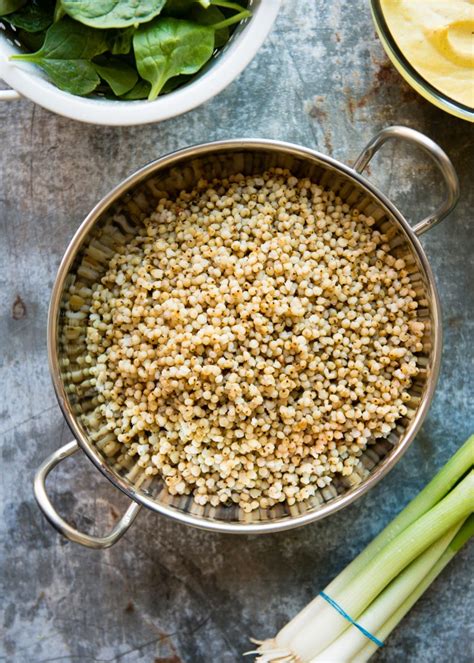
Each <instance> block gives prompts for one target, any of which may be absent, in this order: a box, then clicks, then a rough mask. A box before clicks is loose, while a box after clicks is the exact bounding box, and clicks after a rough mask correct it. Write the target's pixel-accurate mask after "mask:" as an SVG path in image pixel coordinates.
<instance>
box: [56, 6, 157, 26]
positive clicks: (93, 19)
mask: <svg viewBox="0 0 474 663" xmlns="http://www.w3.org/2000/svg"><path fill="white" fill-rule="evenodd" d="M165 2H166V0H61V4H62V7H63V9H64V10H65V11H66V13H67V14H69V16H71V17H72V18H74V19H76V21H79V22H80V23H84V25H89V26H90V27H92V28H127V27H129V26H130V25H136V24H137V23H144V22H146V21H151V19H152V18H155V16H158V14H159V13H160V12H161V10H162V9H163V7H164V6H165Z"/></svg>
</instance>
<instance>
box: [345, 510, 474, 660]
mask: <svg viewBox="0 0 474 663" xmlns="http://www.w3.org/2000/svg"><path fill="white" fill-rule="evenodd" d="M472 536H474V516H472V515H471V516H469V518H468V519H467V520H466V521H465V523H464V525H463V526H462V527H461V529H460V530H459V532H458V533H457V535H456V536H455V537H454V539H453V540H452V541H451V543H450V544H449V545H448V547H447V549H446V551H445V552H444V554H443V555H442V556H441V557H440V558H439V560H438V561H437V562H436V564H435V565H434V566H433V567H432V568H431V569H430V571H429V572H428V573H427V574H426V576H425V577H424V578H423V580H422V581H421V582H420V584H419V585H418V587H417V588H416V589H415V590H414V591H413V592H412V594H410V596H409V597H408V598H407V599H406V600H405V601H404V602H403V603H402V605H401V606H400V607H399V608H398V610H396V611H395V612H394V613H393V615H392V616H391V617H390V619H388V620H387V621H386V622H385V624H384V625H383V626H382V627H381V628H380V629H379V631H377V633H376V635H377V637H378V638H379V639H380V640H382V641H383V640H386V638H388V636H389V635H390V633H391V632H392V631H393V629H394V628H395V627H396V626H398V624H399V623H400V622H401V620H402V619H403V618H404V617H405V615H406V614H407V612H409V610H411V608H412V607H413V605H414V604H415V603H416V602H417V601H418V599H419V598H420V596H422V595H423V594H424V593H425V591H426V590H427V589H428V587H429V586H430V585H431V584H432V582H433V581H434V580H435V579H436V578H437V577H438V576H439V574H440V573H441V571H442V570H443V569H444V567H445V566H447V565H448V564H449V562H450V561H451V560H452V559H453V557H454V556H455V555H456V554H457V553H458V552H459V550H461V548H462V547H463V546H464V545H465V544H466V543H467V542H468V541H469V539H470V538H471V537H472ZM376 651H377V645H376V644H374V643H373V642H370V640H369V641H367V643H366V645H365V646H364V648H363V649H361V650H360V652H359V653H358V654H357V656H355V657H354V658H352V659H351V663H366V661H368V660H369V658H370V657H371V656H372V654H374V653H375V652H376Z"/></svg>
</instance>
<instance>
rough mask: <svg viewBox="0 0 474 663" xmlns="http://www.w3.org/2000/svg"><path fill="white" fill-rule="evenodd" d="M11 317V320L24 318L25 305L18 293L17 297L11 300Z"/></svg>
mask: <svg viewBox="0 0 474 663" xmlns="http://www.w3.org/2000/svg"><path fill="white" fill-rule="evenodd" d="M12 318H13V320H23V318H26V305H25V302H24V301H23V300H22V298H21V297H20V295H17V298H16V299H15V301H14V302H13V306H12Z"/></svg>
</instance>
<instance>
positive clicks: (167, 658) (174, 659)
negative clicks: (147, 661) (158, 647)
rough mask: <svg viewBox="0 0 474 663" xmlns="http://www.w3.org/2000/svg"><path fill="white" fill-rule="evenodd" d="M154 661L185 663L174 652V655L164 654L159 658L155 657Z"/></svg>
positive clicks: (160, 662)
mask: <svg viewBox="0 0 474 663" xmlns="http://www.w3.org/2000/svg"><path fill="white" fill-rule="evenodd" d="M154 663H183V662H182V660H181V659H180V658H179V656H176V654H173V656H165V657H164V658H163V657H162V656H159V657H158V658H155V660H154Z"/></svg>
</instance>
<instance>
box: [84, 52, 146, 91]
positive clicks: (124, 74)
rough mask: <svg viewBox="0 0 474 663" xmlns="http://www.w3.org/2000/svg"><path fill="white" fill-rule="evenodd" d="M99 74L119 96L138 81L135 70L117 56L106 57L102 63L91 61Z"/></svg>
mask: <svg viewBox="0 0 474 663" xmlns="http://www.w3.org/2000/svg"><path fill="white" fill-rule="evenodd" d="M93 65H94V68H95V70H96V72H97V73H98V74H99V76H100V77H101V78H102V79H103V80H104V81H106V83H108V84H109V85H110V87H111V88H112V92H113V93H114V94H116V95H117V97H120V95H122V94H126V93H127V92H129V91H130V90H131V89H132V88H133V87H134V86H135V85H136V83H137V81H138V74H137V72H136V70H135V69H134V68H133V67H131V66H130V65H129V64H127V63H126V62H123V61H122V60H120V59H119V58H108V59H107V60H106V61H105V62H104V63H102V62H101V63H100V64H97V63H96V62H93Z"/></svg>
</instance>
